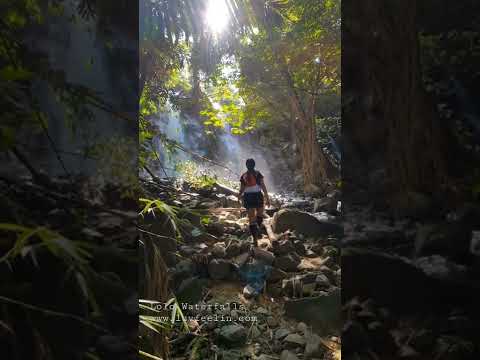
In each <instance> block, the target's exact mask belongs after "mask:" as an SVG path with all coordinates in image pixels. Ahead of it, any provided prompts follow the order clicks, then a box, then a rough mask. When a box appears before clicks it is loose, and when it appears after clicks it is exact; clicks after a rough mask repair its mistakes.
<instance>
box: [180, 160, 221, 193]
mask: <svg viewBox="0 0 480 360" xmlns="http://www.w3.org/2000/svg"><path fill="white" fill-rule="evenodd" d="M176 170H177V171H179V172H180V173H181V174H182V176H183V178H184V180H185V181H186V182H187V183H188V184H189V185H190V186H192V187H193V188H197V189H205V188H206V189H211V188H212V187H213V186H214V185H215V183H216V182H217V179H216V178H215V177H214V176H211V175H209V174H208V173H206V172H204V171H202V170H201V169H200V168H199V167H198V165H196V164H195V163H194V162H192V161H184V162H181V163H178V164H177V167H176Z"/></svg>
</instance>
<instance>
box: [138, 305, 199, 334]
mask: <svg viewBox="0 0 480 360" xmlns="http://www.w3.org/2000/svg"><path fill="white" fill-rule="evenodd" d="M156 306H160V307H161V308H162V309H164V310H158V309H157V308H156ZM139 307H140V310H143V311H145V312H146V314H148V315H146V314H145V313H144V314H143V315H140V324H142V325H143V326H145V327H147V328H148V329H150V330H152V331H155V332H157V333H160V331H161V330H169V331H171V330H173V329H174V328H175V326H176V325H177V324H178V321H180V329H181V330H182V331H185V332H189V331H190V328H189V326H188V323H187V320H186V318H185V315H184V314H183V311H182V309H181V307H180V305H179V304H178V301H177V299H176V298H175V297H173V298H171V299H170V300H168V301H167V302H166V303H165V304H163V303H160V302H158V301H151V300H143V299H140V300H139ZM168 309H170V315H169V316H165V312H166V310H168ZM152 314H153V315H152ZM161 314H163V316H160V315H161ZM154 315H157V316H154ZM167 318H168V319H167Z"/></svg>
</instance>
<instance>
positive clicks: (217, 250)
mask: <svg viewBox="0 0 480 360" xmlns="http://www.w3.org/2000/svg"><path fill="white" fill-rule="evenodd" d="M212 255H213V256H214V257H216V258H224V257H225V255H226V250H225V243H223V242H218V243H216V244H214V245H213V248H212Z"/></svg>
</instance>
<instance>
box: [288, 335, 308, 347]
mask: <svg viewBox="0 0 480 360" xmlns="http://www.w3.org/2000/svg"><path fill="white" fill-rule="evenodd" d="M283 341H284V342H285V343H288V344H290V345H294V346H303V345H305V339H304V338H303V336H301V335H299V334H290V335H287V337H286V338H285V339H284V340H283Z"/></svg>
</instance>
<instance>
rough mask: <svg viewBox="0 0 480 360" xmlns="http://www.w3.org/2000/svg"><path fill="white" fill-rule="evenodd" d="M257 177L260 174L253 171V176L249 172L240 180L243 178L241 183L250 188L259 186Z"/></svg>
mask: <svg viewBox="0 0 480 360" xmlns="http://www.w3.org/2000/svg"><path fill="white" fill-rule="evenodd" d="M259 175H260V173H259V172H258V171H255V175H253V174H252V173H250V172H246V173H245V174H243V176H242V178H243V181H244V182H245V186H246V187H250V186H255V185H259V184H260V179H259Z"/></svg>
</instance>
